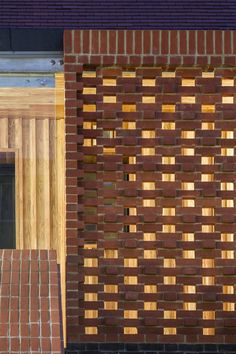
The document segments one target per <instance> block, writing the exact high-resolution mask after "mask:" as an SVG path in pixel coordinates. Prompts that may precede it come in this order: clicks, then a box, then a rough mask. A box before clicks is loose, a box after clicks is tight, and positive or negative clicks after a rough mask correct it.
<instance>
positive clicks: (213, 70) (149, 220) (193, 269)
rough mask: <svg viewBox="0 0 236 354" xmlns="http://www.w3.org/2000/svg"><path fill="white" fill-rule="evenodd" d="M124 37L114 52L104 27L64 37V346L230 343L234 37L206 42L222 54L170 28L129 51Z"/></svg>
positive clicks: (234, 276) (235, 328) (235, 329)
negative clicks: (230, 52)
mask: <svg viewBox="0 0 236 354" xmlns="http://www.w3.org/2000/svg"><path fill="white" fill-rule="evenodd" d="M112 33H113V31H110V32H108V33H107V37H106V38H111V36H112V35H113V34H112ZM127 33H128V32H122V33H121V32H119V33H116V32H114V35H117V37H114V38H113V41H114V43H116V45H117V46H116V47H114V48H113V49H112V43H113V42H109V41H108V42H106V41H105V40H102V37H101V36H100V35H99V36H98V32H97V31H94V32H93V31H92V32H87V31H84V32H83V31H74V32H66V34H65V48H66V55H65V62H66V65H65V71H66V73H65V75H66V134H67V135H66V140H67V253H68V264H67V329H68V342H69V343H76V342H77V343H78V342H80V343H81V342H82V343H83V342H84V343H89V342H108V343H110V342H121V343H124V342H137V343H140V342H149V343H152V342H159V343H171V342H175V343H193V342H194V343H208V342H210V343H212V342H216V343H232V342H233V343H234V342H236V339H235V336H234V334H235V333H236V321H235V319H234V311H235V300H236V295H235V286H234V284H235V280H236V261H235V239H234V237H235V231H236V226H235V182H234V181H235V162H236V158H235V142H236V140H235V139H236V136H235V129H236V122H235V76H236V69H235V68H234V67H233V66H231V67H226V66H225V65H224V64H226V58H228V56H227V55H226V52H225V42H222V41H221V42H220V39H221V40H222V39H223V38H225V37H224V36H225V34H224V33H223V34H222V33H219V32H214V33H213V32H211V31H209V33H206V36H205V34H204V36H205V37H204V38H205V39H206V38H208V37H209V38H211V36H212V38H214V41H215V42H214V43H215V44H216V43H217V48H219V49H218V56H217V58H218V59H217V60H215V59H214V57H215V56H214V55H212V56H211V55H207V54H208V53H207V49H206V48H208V47H207V46H205V44H204V48H205V49H204V50H203V51H204V53H202V54H199V55H198V53H200V50H199V44H198V43H199V42H198V41H196V42H193V43H192V42H191V40H190V33H187V32H183V33H181V36H186V38H188V39H189V42H188V41H187V42H186V43H187V45H186V48H185V49H183V48H182V47H181V46H179V43H180V42H179V40H178V38H179V37H178V36H177V37H175V35H174V33H173V32H169V33H168V32H167V33H166V36H167V37H166V38H167V42H166V41H164V39H163V38H162V36H163V32H161V31H160V32H158V31H152V32H148V31H146V32H145V33H141V32H136V31H133V32H130V34H129V35H130V38H133V39H134V38H138V36H139V35H140V33H141V37H140V38H141V39H142V42H141V43H142V46H141V47H140V49H139V55H136V56H132V54H133V52H135V51H137V43H138V42H137V41H136V42H133V41H132V40H131V41H129V40H128V37H127V38H126V40H125V41H124V42H122V41H120V42H119V38H120V37H121V36H123V38H124V35H127V36H128V34H127ZM200 35H201V34H200V33H198V32H196V33H194V36H193V38H196V39H198V38H199V36H200ZM99 38H100V40H101V42H99ZM145 38H146V42H145ZM160 38H162V41H161V42H158V43H159V46H158V47H157V46H154V45H153V43H157V41H158V40H159V39H160ZM204 38H203V40H204ZM168 39H169V42H168ZM105 43H110V46H107V44H105ZM119 43H120V45H121V43H126V44H125V47H124V46H123V47H122V48H121V47H119ZM144 43H149V44H150V47H148V45H146V46H145V45H144ZM203 43H204V41H203ZM223 44H224V45H223ZM190 46H192V47H191V48H192V49H191V50H190ZM108 48H109V49H108ZM120 48H121V49H120ZM145 48H146V49H145ZM154 48H156V49H155V50H154ZM157 48H158V49H157ZM165 48H168V49H167V53H166V56H165V57H162V56H158V54H163V51H165ZM81 51H82V54H81ZM109 51H110V53H111V51H114V55H109ZM117 51H118V55H117V54H116V53H117ZM122 51H123V52H122ZM191 52H192V55H191ZM215 52H216V46H215V45H214V53H215ZM104 53H106V54H104ZM128 53H129V54H130V55H127V54H128ZM143 53H149V55H146V56H144V55H142V54H143ZM176 54H179V56H177V55H176ZM186 58H188V59H186ZM203 58H204V59H203ZM186 60H187V62H186ZM170 63H172V65H168V64H170ZM207 63H208V64H211V65H207ZM187 64H189V65H187ZM200 64H201V65H200Z"/></svg>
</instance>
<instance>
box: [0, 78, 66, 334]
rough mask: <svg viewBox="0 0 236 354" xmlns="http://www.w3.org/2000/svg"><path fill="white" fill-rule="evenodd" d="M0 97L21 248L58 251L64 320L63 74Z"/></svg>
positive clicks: (3, 147) (0, 133)
mask: <svg viewBox="0 0 236 354" xmlns="http://www.w3.org/2000/svg"><path fill="white" fill-rule="evenodd" d="M0 97H1V107H0V127H1V129H0V151H14V152H15V163H16V169H15V171H16V172H15V173H16V248H17V249H47V250H49V249H54V250H56V251H57V257H58V263H59V264H60V273H61V289H62V303H63V305H62V308H63V321H64V324H65V239H64V238H65V215H64V214H65V206H64V203H65V199H64V196H65V181H64V176H65V172H64V168H65V162H64V149H65V146H64V143H65V141H64V139H65V127H64V76H63V74H56V87H55V88H40V89H37V88H0ZM64 328H65V327H64Z"/></svg>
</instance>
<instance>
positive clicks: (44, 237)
mask: <svg viewBox="0 0 236 354" xmlns="http://www.w3.org/2000/svg"><path fill="white" fill-rule="evenodd" d="M36 141H37V146H36V169H37V180H36V185H37V187H36V188H37V190H36V195H37V196H36V200H37V233H38V235H40V237H38V240H37V241H38V242H37V248H39V249H44V248H46V249H49V248H50V188H49V187H50V182H49V122H48V119H44V120H39V121H37V123H36Z"/></svg>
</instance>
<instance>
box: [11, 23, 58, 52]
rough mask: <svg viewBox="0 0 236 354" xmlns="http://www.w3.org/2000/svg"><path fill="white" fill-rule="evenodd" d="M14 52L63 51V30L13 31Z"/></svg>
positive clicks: (21, 29) (12, 47)
mask: <svg viewBox="0 0 236 354" xmlns="http://www.w3.org/2000/svg"><path fill="white" fill-rule="evenodd" d="M11 50H13V51H53V52H54V51H55V52H58V51H63V30H62V29H35V28H34V29H25V28H18V29H11Z"/></svg>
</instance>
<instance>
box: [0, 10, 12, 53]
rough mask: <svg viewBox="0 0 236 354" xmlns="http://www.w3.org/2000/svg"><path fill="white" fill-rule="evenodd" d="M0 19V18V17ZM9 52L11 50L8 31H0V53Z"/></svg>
mask: <svg viewBox="0 0 236 354" xmlns="http://www.w3.org/2000/svg"><path fill="white" fill-rule="evenodd" d="M0 18H1V16H0ZM3 50H4V51H9V50H11V38H10V30H9V29H1V30H0V51H3Z"/></svg>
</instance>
